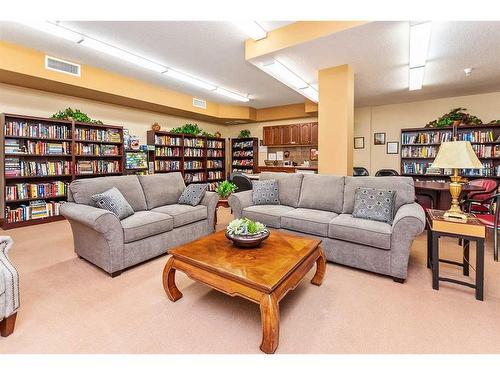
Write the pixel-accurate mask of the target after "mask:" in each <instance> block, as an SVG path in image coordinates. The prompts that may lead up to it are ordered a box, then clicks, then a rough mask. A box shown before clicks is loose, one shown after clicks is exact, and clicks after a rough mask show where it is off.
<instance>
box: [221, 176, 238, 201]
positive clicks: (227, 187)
mask: <svg viewBox="0 0 500 375" xmlns="http://www.w3.org/2000/svg"><path fill="white" fill-rule="evenodd" d="M237 189H238V187H237V186H236V185H235V184H233V183H232V182H230V181H228V180H224V181H222V182H221V183H220V184H219V186H218V187H217V189H215V191H216V192H217V194H219V196H220V197H221V198H223V199H226V198H227V197H229V196H230V195H231V194H232V193H234V192H235V191H236V190H237Z"/></svg>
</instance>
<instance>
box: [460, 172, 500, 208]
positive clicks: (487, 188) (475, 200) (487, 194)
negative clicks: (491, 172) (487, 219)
mask: <svg viewBox="0 0 500 375" xmlns="http://www.w3.org/2000/svg"><path fill="white" fill-rule="evenodd" d="M469 185H474V186H479V187H481V188H483V190H481V191H476V192H470V193H469V194H467V196H466V197H465V199H464V200H463V201H462V202H460V203H461V206H462V210H463V211H465V212H468V213H486V214H487V213H489V212H491V210H490V204H491V203H492V201H491V197H492V196H493V195H494V194H495V193H496V192H497V189H498V181H496V180H493V179H490V178H480V179H477V180H472V181H470V182H469Z"/></svg>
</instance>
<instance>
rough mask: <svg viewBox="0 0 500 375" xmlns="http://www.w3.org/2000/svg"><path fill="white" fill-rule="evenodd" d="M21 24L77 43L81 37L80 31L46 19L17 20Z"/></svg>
mask: <svg viewBox="0 0 500 375" xmlns="http://www.w3.org/2000/svg"><path fill="white" fill-rule="evenodd" d="M19 23H20V24H21V25H23V26H27V27H30V28H32V29H36V30H38V31H42V32H44V33H47V34H50V35H54V36H56V37H58V38H62V39H66V40H69V41H71V42H74V43H77V42H79V41H80V40H82V39H83V36H82V35H81V34H80V33H77V32H74V31H71V30H69V29H66V28H65V27H63V26H61V25H58V24H55V23H52V22H47V21H30V22H19Z"/></svg>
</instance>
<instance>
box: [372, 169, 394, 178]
mask: <svg viewBox="0 0 500 375" xmlns="http://www.w3.org/2000/svg"><path fill="white" fill-rule="evenodd" d="M386 176H399V173H398V172H397V171H395V170H394V169H380V170H378V171H377V173H375V177H386Z"/></svg>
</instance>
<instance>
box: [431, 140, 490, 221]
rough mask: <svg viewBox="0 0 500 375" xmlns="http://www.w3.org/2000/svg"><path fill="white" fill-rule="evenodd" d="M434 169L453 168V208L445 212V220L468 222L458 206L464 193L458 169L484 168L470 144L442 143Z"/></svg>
mask: <svg viewBox="0 0 500 375" xmlns="http://www.w3.org/2000/svg"><path fill="white" fill-rule="evenodd" d="M432 167H433V168H453V176H451V178H450V179H451V183H450V194H451V207H450V209H449V210H448V211H446V212H445V214H444V218H445V219H449V220H455V221H463V222H466V221H467V215H466V214H465V213H463V212H462V210H461V209H460V206H459V205H458V199H459V198H460V193H461V192H462V184H461V182H460V180H461V177H460V176H459V175H458V168H472V169H482V168H483V165H482V164H481V162H480V161H479V159H478V158H477V156H476V153H475V152H474V150H473V149H472V146H471V144H470V142H468V141H452V142H443V143H441V146H440V147H439V151H438V154H437V156H436V158H435V159H434V162H433V163H432Z"/></svg>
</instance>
